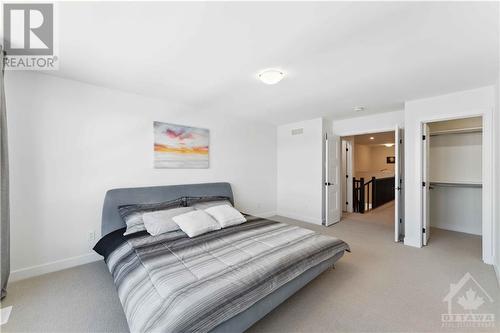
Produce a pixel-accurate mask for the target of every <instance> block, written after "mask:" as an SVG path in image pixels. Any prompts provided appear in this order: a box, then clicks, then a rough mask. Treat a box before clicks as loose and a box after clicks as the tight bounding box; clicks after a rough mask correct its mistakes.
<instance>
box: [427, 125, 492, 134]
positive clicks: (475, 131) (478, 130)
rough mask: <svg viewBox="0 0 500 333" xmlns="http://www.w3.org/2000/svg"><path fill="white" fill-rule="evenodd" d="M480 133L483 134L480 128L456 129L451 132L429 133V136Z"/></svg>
mask: <svg viewBox="0 0 500 333" xmlns="http://www.w3.org/2000/svg"><path fill="white" fill-rule="evenodd" d="M481 132H483V128H482V127H469V128H456V129H451V130H442V131H434V132H431V133H430V136H435V135H445V134H465V133H481Z"/></svg>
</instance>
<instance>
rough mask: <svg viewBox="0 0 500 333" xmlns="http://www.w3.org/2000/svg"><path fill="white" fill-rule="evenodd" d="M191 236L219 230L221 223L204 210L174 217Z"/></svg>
mask: <svg viewBox="0 0 500 333" xmlns="http://www.w3.org/2000/svg"><path fill="white" fill-rule="evenodd" d="M172 220H174V222H175V223H176V224H177V225H178V226H179V228H181V230H182V231H184V232H185V233H186V234H187V235H188V236H189V237H196V236H198V235H202V234H204V233H207V232H209V231H213V230H219V229H220V225H219V223H217V221H215V220H214V219H213V218H212V217H211V216H210V215H208V214H207V213H205V211H203V210H194V211H192V212H189V213H185V214H182V215H177V216H174V217H173V218H172Z"/></svg>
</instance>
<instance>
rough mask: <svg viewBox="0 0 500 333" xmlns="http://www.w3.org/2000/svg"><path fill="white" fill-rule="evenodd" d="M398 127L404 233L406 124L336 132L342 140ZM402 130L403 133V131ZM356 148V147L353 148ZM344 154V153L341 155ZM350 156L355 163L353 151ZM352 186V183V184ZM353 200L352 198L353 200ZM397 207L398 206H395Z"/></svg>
mask: <svg viewBox="0 0 500 333" xmlns="http://www.w3.org/2000/svg"><path fill="white" fill-rule="evenodd" d="M396 128H398V129H399V131H400V135H399V137H400V139H401V143H400V146H401V147H402V153H401V154H400V155H401V156H400V157H399V163H400V165H401V168H402V170H400V179H401V180H402V182H401V192H400V200H401V205H400V206H401V207H399V208H398V209H399V217H400V219H401V226H400V232H401V233H402V234H403V235H404V230H405V228H404V224H405V214H404V211H405V209H404V205H405V202H404V188H405V185H404V184H405V176H404V175H405V172H404V171H405V170H404V168H405V164H406V163H405V160H404V159H405V154H404V145H405V143H404V130H405V129H404V126H402V125H401V124H400V123H398V122H395V123H394V125H392V126H391V127H387V126H384V127H379V128H370V129H367V130H359V131H358V130H351V131H341V132H339V133H334V134H336V135H338V136H339V137H340V140H342V138H344V137H349V136H356V135H365V134H377V133H382V132H394V131H395V129H396ZM401 131H402V132H403V133H401ZM394 140H396V138H394ZM353 149H354V148H353ZM341 156H342V155H341ZM350 157H351V165H354V155H353V154H352V153H351V154H350ZM351 186H352V185H351ZM351 201H352V200H351ZM395 209H396V208H395ZM396 215H397V214H394V223H396V222H397V223H399V221H396V218H397V217H396ZM341 220H342V217H341ZM394 231H396V225H394ZM399 240H400V239H399V237H398V241H399Z"/></svg>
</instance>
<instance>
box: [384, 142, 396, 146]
mask: <svg viewBox="0 0 500 333" xmlns="http://www.w3.org/2000/svg"><path fill="white" fill-rule="evenodd" d="M384 146H386V147H392V146H394V143H384Z"/></svg>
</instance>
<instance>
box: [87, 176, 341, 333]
mask: <svg viewBox="0 0 500 333" xmlns="http://www.w3.org/2000/svg"><path fill="white" fill-rule="evenodd" d="M192 196H197V197H210V196H217V197H225V198H228V200H229V201H230V202H231V203H232V204H234V199H233V193H232V190H231V186H230V184H229V183H208V184H191V185H174V186H158V187H143V188H124V189H114V190H110V191H108V192H107V193H106V197H105V200H104V207H103V214H102V226H101V233H102V235H103V237H102V238H101V240H100V241H99V242H98V244H97V245H96V248H95V250H96V251H97V252H98V253H99V254H101V255H103V256H104V259H105V262H106V264H107V266H108V268H109V270H110V273H111V275H112V276H113V280H114V283H115V285H116V288H117V291H118V296H119V298H120V301H121V303H122V306H123V309H124V312H125V316H126V318H127V321H128V324H129V327H130V330H131V331H132V332H159V331H161V332H208V331H211V332H231V333H234V332H243V331H245V330H246V329H248V328H249V327H250V326H251V325H253V324H254V323H255V322H257V321H258V320H259V319H261V318H262V317H264V316H265V315H266V314H267V313H269V312H270V311H271V310H272V309H274V308H275V307H277V306H278V305H279V304H280V303H282V302H283V301H284V300H286V299H287V298H289V297H290V296H291V295H293V294H294V293H295V292H296V291H297V290H299V289H300V288H302V287H303V286H305V285H306V284H307V283H309V282H310V281H311V280H312V279H314V278H315V277H316V276H318V275H319V274H321V273H322V272H324V271H325V270H326V269H328V268H331V267H332V266H333V265H334V264H335V262H336V261H337V260H339V259H340V258H341V257H342V255H343V254H344V252H345V251H349V246H348V245H347V244H346V243H345V242H343V241H342V240H340V239H337V238H333V237H327V236H324V235H320V234H317V233H315V232H312V231H310V230H308V229H304V228H299V227H296V226H291V225H287V224H285V223H280V222H276V221H271V220H267V219H263V218H258V217H253V216H247V222H245V223H243V224H240V225H236V226H231V227H228V228H224V229H220V230H217V231H212V232H209V233H207V234H203V235H200V236H197V237H193V238H189V237H188V236H187V235H186V234H184V233H183V232H182V231H180V230H178V231H172V232H168V233H165V234H161V235H158V236H151V235H149V234H148V233H147V232H145V231H144V232H138V233H135V234H132V235H128V236H123V232H124V230H125V223H124V222H123V220H122V218H121V216H120V214H119V213H118V207H119V206H121V205H126V204H131V203H140V204H149V203H158V202H163V201H168V200H174V199H177V198H181V197H192Z"/></svg>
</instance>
